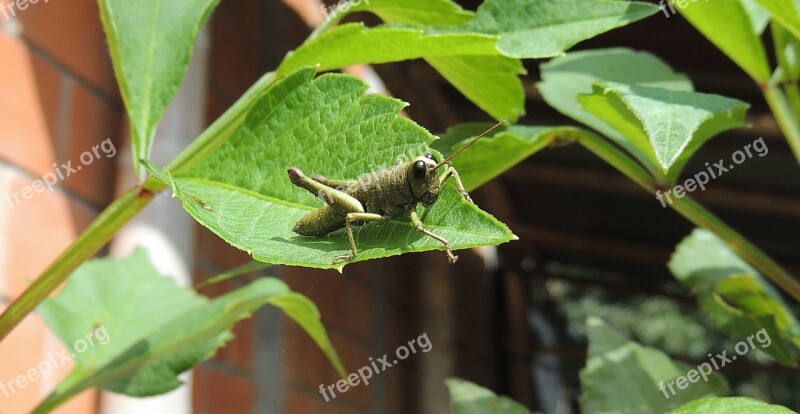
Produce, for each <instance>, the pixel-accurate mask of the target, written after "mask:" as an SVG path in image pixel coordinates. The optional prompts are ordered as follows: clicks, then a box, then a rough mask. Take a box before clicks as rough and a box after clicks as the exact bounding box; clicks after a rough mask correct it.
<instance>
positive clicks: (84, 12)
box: [18, 0, 119, 97]
mask: <svg viewBox="0 0 800 414" xmlns="http://www.w3.org/2000/svg"><path fill="white" fill-rule="evenodd" d="M18 18H19V19H20V21H21V22H22V26H23V35H24V36H25V37H26V38H28V39H30V41H31V42H33V43H34V44H36V45H38V46H39V47H41V48H42V49H44V50H45V51H46V53H48V54H50V55H51V56H53V57H54V58H55V59H56V60H57V61H59V62H60V63H62V64H63V65H64V66H66V67H67V68H69V69H70V70H72V71H74V72H75V73H76V74H77V75H78V76H79V77H81V78H83V79H85V80H87V81H88V82H89V83H91V84H92V85H94V86H96V87H98V88H101V89H103V90H104V91H105V92H106V93H107V94H109V95H110V96H113V97H118V96H119V93H118V91H117V84H116V81H115V79H114V70H113V67H112V64H111V58H110V57H109V53H108V48H107V47H106V38H105V34H104V33H103V27H102V23H101V22H100V11H99V9H98V8H97V2H96V1H90V0H83V1H51V2H49V3H44V2H42V1H40V2H39V3H37V4H34V5H31V6H30V7H29V8H28V9H27V10H25V11H24V12H21V13H19V14H18Z"/></svg>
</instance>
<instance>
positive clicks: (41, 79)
mask: <svg viewBox="0 0 800 414" xmlns="http://www.w3.org/2000/svg"><path fill="white" fill-rule="evenodd" d="M31 62H32V63H33V74H34V77H35V79H36V91H37V92H38V94H39V102H40V104H41V108H42V115H43V116H44V119H45V122H46V124H47V132H48V135H49V136H50V139H51V140H52V146H53V149H54V154H55V155H56V158H58V159H61V158H62V157H63V154H58V149H59V148H60V147H59V145H58V143H57V141H58V139H59V138H61V137H59V136H58V135H57V131H58V121H59V99H60V97H61V86H62V80H61V75H60V74H59V73H58V71H57V70H56V69H55V68H54V67H53V66H52V65H51V64H50V63H48V62H47V61H45V60H43V59H42V58H40V57H39V56H36V55H31Z"/></svg>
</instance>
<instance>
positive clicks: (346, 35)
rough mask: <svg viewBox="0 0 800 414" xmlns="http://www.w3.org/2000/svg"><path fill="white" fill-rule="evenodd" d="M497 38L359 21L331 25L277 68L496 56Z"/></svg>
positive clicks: (322, 68)
mask: <svg viewBox="0 0 800 414" xmlns="http://www.w3.org/2000/svg"><path fill="white" fill-rule="evenodd" d="M496 41H497V38H496V37H495V36H491V35H485V34H480V33H434V32H432V31H430V30H428V29H425V28H418V27H391V26H380V27H376V28H367V27H365V26H364V24H362V23H349V24H344V25H341V26H337V27H334V28H333V29H331V30H329V31H328V32H325V33H323V34H322V35H320V36H319V37H317V38H315V39H314V40H312V41H311V42H308V43H305V44H303V45H302V46H300V47H298V48H297V49H295V50H294V51H293V52H290V53H289V54H288V55H287V56H286V58H285V59H284V60H283V62H282V63H281V65H280V67H278V73H279V74H281V75H285V74H289V73H292V72H294V71H296V70H298V69H300V68H303V67H306V66H314V65H317V66H318V70H320V71H326V70H331V69H339V68H343V67H345V66H350V65H355V64H358V63H387V62H398V61H401V60H408V59H418V58H422V57H428V56H457V55H497V54H498V51H497V48H496V47H495V42H496Z"/></svg>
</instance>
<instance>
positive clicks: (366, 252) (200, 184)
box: [154, 69, 516, 269]
mask: <svg viewBox="0 0 800 414" xmlns="http://www.w3.org/2000/svg"><path fill="white" fill-rule="evenodd" d="M366 89H367V85H366V84H365V83H364V82H363V81H360V80H358V79H356V78H353V77H350V76H345V75H339V74H327V75H323V76H320V77H318V78H316V79H315V78H314V71H313V70H312V69H306V70H302V71H300V72H297V73H294V74H292V75H290V76H287V77H286V78H285V79H283V80H282V81H280V82H278V83H276V84H274V85H273V86H272V87H271V88H270V89H269V90H268V91H267V92H266V93H265V94H264V95H263V96H262V97H261V99H260V100H259V102H258V103H256V104H255V105H254V106H253V109H252V110H251V112H250V114H249V115H248V116H247V119H246V120H245V121H244V122H243V123H241V124H240V125H239V126H238V127H237V129H236V131H234V132H233V133H232V134H231V135H230V138H228V139H227V140H226V141H224V142H221V143H220V144H219V145H218V147H216V148H215V149H214V150H213V151H211V152H209V153H207V154H206V155H205V156H203V157H198V158H196V159H194V160H193V161H191V162H188V163H187V164H184V166H183V167H182V168H179V169H178V170H175V171H171V177H170V176H166V175H165V174H160V173H157V172H154V173H155V174H156V175H158V176H160V178H161V179H162V180H164V181H166V182H168V183H170V184H172V185H173V190H174V193H175V195H176V196H177V197H179V198H180V199H181V201H182V202H183V205H184V208H185V209H186V210H187V211H188V212H189V213H190V214H191V215H192V216H193V217H194V218H195V219H196V220H197V221H198V222H200V223H201V224H202V225H204V226H206V227H208V228H209V229H211V230H212V231H213V232H215V233H216V234H218V235H219V236H221V237H222V238H223V239H225V240H226V241H227V242H228V243H230V244H232V245H233V246H236V247H238V248H240V249H243V250H246V251H248V252H249V253H251V254H252V255H253V257H254V258H255V259H257V260H261V261H265V262H269V263H276V264H290V265H300V266H309V267H320V268H337V269H341V268H342V267H343V266H344V264H342V263H339V264H337V265H332V264H331V262H332V259H333V258H334V257H335V256H338V255H343V254H347V253H349V250H350V249H349V245H348V242H347V237H346V235H345V232H344V230H341V231H336V232H333V233H331V234H328V235H326V236H323V237H305V236H299V235H297V234H295V233H294V232H292V227H293V224H294V223H295V222H296V221H297V220H299V219H300V218H301V217H302V216H303V215H305V214H307V213H308V212H309V211H311V210H313V209H315V208H318V207H321V206H322V201H320V200H319V199H317V198H316V197H314V195H312V194H310V193H308V192H307V191H305V190H303V189H300V188H298V187H296V186H294V185H292V183H291V182H290V181H289V178H288V176H287V174H286V170H287V168H289V167H292V166H295V167H299V168H301V169H303V170H304V171H305V172H306V173H307V174H308V175H311V174H321V175H324V176H327V177H329V178H337V179H357V178H359V177H361V176H362V175H364V174H365V173H370V172H373V171H377V170H379V169H381V168H385V167H388V166H391V165H394V164H395V163H396V162H397V159H398V158H404V159H406V160H410V159H412V158H414V157H417V156H419V155H421V154H423V153H425V152H428V151H430V149H429V144H430V143H431V142H432V141H433V140H434V137H433V136H432V135H430V134H429V133H428V132H427V131H425V130H424V129H422V128H421V127H419V126H418V125H416V124H414V123H413V122H412V121H410V120H408V119H405V118H401V117H399V116H398V115H397V114H398V112H399V111H400V109H402V108H403V107H404V106H405V104H404V103H402V102H400V101H398V100H395V99H391V98H387V97H383V96H378V95H369V96H363V93H364V91H365V90H366ZM420 213H421V217H422V220H423V222H424V223H425V225H426V227H428V228H429V229H430V230H431V231H433V232H435V233H437V234H439V235H440V236H442V237H444V238H446V239H448V240H450V241H451V242H452V244H453V246H454V248H456V249H461V248H469V247H475V246H483V245H491V244H499V243H503V242H506V241H509V240H513V239H515V238H516V237H515V236H514V235H513V234H512V233H511V232H510V231H509V230H508V228H507V227H506V226H505V225H503V224H502V223H500V222H498V221H497V220H496V219H494V218H493V217H491V216H490V215H489V214H487V213H485V212H483V211H481V210H480V209H479V208H478V207H476V206H475V205H474V204H472V203H470V202H467V201H466V200H464V198H463V197H461V196H460V195H459V194H458V192H457V191H456V189H455V187H454V186H453V185H451V184H448V185H446V186H445V188H444V190H443V192H442V195H441V197H440V199H439V201H438V202H437V203H436V204H434V205H433V206H432V207H431V208H430V209H428V210H427V211H426V212H423V211H422V210H421V207H420ZM355 235H356V243H357V245H358V247H359V254H358V256H357V257H356V258H355V260H366V259H372V258H378V257H386V256H391V255H397V254H401V253H404V252H416V251H425V250H433V249H442V247H443V246H442V244H441V243H439V242H438V241H436V240H434V239H432V238H430V237H427V236H425V235H423V234H421V233H419V232H417V231H416V230H415V229H414V228H413V226H412V225H411V223H410V220H409V218H408V217H407V216H400V217H398V218H397V219H395V220H392V221H389V222H386V223H368V224H365V225H363V226H360V227H357V228H356V230H355Z"/></svg>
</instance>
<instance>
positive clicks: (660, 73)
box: [537, 48, 693, 174]
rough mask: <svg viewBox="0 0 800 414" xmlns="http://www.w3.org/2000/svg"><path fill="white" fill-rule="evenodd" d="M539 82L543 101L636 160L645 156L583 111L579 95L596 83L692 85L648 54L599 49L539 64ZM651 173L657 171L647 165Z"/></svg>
mask: <svg viewBox="0 0 800 414" xmlns="http://www.w3.org/2000/svg"><path fill="white" fill-rule="evenodd" d="M541 73H542V81H541V82H540V83H539V84H538V85H537V87H538V88H539V91H540V92H541V94H542V97H543V98H544V100H545V101H546V102H547V103H548V104H549V105H550V106H552V107H553V108H555V109H556V110H558V111H559V112H561V113H562V114H564V115H566V116H568V117H570V118H572V119H574V120H576V121H578V122H581V123H583V124H585V125H587V126H589V127H590V128H592V129H594V130H596V131H598V132H600V133H601V134H603V135H605V136H607V137H609V138H611V139H613V140H614V141H615V142H616V143H617V144H619V145H621V146H622V147H623V148H625V149H626V150H627V151H628V152H630V153H631V154H632V155H634V156H635V157H636V158H637V159H639V160H646V159H648V157H646V156H645V155H644V153H642V152H641V151H640V150H639V149H638V148H637V147H636V146H634V145H633V143H631V142H630V141H629V140H628V139H627V138H626V137H625V135H623V134H622V133H621V132H620V131H617V130H616V129H614V128H613V127H612V126H611V125H609V124H607V123H606V122H605V121H603V120H602V119H600V118H598V117H596V116H595V115H593V114H592V113H590V112H588V111H586V110H585V109H584V108H583V106H581V104H580V102H578V96H580V95H584V94H590V93H592V91H593V89H592V87H593V85H594V84H595V83H597V82H599V81H611V82H621V83H626V84H629V85H639V86H649V87H658V88H664V89H669V90H674V91H692V90H693V87H692V83H691V82H690V81H689V79H688V78H687V77H686V76H685V75H683V74H679V73H676V72H675V71H673V70H672V68H671V67H669V66H668V65H667V64H666V63H664V62H663V61H661V60H660V59H658V58H657V57H655V56H654V55H652V54H650V53H647V52H636V51H633V50H631V49H625V48H614V49H598V50H589V51H581V52H574V53H569V54H568V55H567V56H564V57H559V58H555V59H553V60H551V61H549V62H547V63H544V64H542V65H541ZM647 166H648V167H649V169H650V170H651V173H653V174H658V173H660V170H659V169H658V168H656V166H655V165H647Z"/></svg>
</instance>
